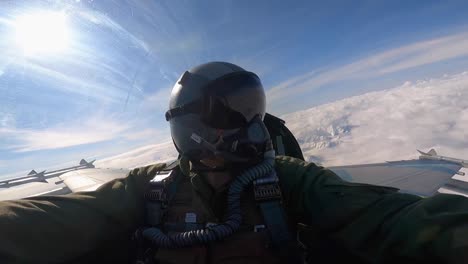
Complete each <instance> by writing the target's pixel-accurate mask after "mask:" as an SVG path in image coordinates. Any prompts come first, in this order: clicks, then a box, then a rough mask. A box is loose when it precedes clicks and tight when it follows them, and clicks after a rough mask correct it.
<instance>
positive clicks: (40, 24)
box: [15, 11, 70, 55]
mask: <svg viewBox="0 0 468 264" xmlns="http://www.w3.org/2000/svg"><path fill="white" fill-rule="evenodd" d="M15 33H16V36H15V37H16V45H17V46H18V48H20V49H21V50H22V51H23V53H24V54H25V55H34V54H44V53H49V54H50V53H52V54H54V53H60V52H63V51H65V50H66V49H67V48H68V46H69V41H70V38H69V37H70V36H69V35H70V32H69V27H68V25H67V16H66V14H65V13H63V12H52V11H42V12H37V13H31V14H27V15H23V16H21V17H18V18H17V19H16V20H15Z"/></svg>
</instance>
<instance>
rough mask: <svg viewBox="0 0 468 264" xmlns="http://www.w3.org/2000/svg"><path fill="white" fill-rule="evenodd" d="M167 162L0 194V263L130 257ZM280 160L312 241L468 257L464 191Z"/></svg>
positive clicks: (372, 257)
mask: <svg viewBox="0 0 468 264" xmlns="http://www.w3.org/2000/svg"><path fill="white" fill-rule="evenodd" d="M164 166H165V165H164V164H160V165H154V166H148V167H145V168H140V169H135V170H133V171H132V172H130V174H129V176H128V177H127V178H125V179H120V180H115V181H112V182H110V183H107V184H105V185H103V186H102V187H101V188H99V189H98V190H97V191H94V192H87V193H77V194H72V195H66V196H48V197H36V198H31V199H24V200H20V201H8V202H0V263H62V262H70V261H71V260H75V261H77V262H78V263H79V262H80V261H81V262H82V263H84V262H87V261H89V258H91V259H92V258H93V257H95V256H98V255H97V253H96V252H100V253H101V255H102V252H109V253H108V255H107V256H108V257H109V258H114V260H113V262H111V263H122V262H124V261H125V260H126V258H128V254H127V253H128V249H127V247H128V240H129V238H130V236H131V234H132V233H133V231H134V230H135V229H136V228H137V227H138V226H139V225H141V223H142V222H143V212H144V211H143V200H142V192H143V189H144V186H145V183H146V182H147V181H148V180H149V179H150V178H151V177H152V176H153V175H154V174H155V172H156V171H158V170H161V169H162V168H164ZM276 169H277V172H278V177H279V178H280V185H281V188H282V191H283V197H284V203H285V208H286V211H287V213H288V215H289V217H290V219H291V220H292V221H294V222H296V223H302V225H301V226H302V228H300V229H299V230H301V233H300V237H301V242H302V243H304V244H305V245H306V246H309V247H310V248H313V247H314V246H318V245H320V244H321V243H322V239H329V240H331V241H333V242H334V243H335V245H337V246H339V247H342V248H344V249H346V250H347V251H349V252H351V253H352V254H353V255H356V256H359V257H361V258H362V259H364V260H367V261H370V262H374V263H384V262H392V261H394V262H395V263H400V262H402V261H410V262H418V261H421V262H424V263H428V262H439V263H441V262H450V263H466V262H468V225H467V223H468V199H466V198H465V197H461V196H455V195H443V194H440V195H436V196H434V197H431V198H420V197H418V196H413V195H408V194H400V193H397V192H396V189H393V188H387V187H378V186H371V185H365V184H355V183H348V182H345V181H343V180H341V179H340V178H339V177H338V176H336V175H335V174H334V173H333V172H331V171H329V170H327V169H324V168H322V167H319V166H316V165H314V164H312V163H306V162H303V161H300V160H298V159H294V158H289V157H278V158H277V162H276ZM376 177H378V175H376ZM304 230H305V231H304ZM340 253H341V251H334V254H335V255H339V254H340ZM87 257H88V260H86V261H84V259H86V258H87ZM312 260H313V258H312ZM100 262H101V263H109V262H110V261H109V260H100Z"/></svg>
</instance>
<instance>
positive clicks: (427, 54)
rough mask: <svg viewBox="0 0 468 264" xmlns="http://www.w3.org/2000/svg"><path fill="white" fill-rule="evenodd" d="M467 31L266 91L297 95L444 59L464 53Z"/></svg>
mask: <svg viewBox="0 0 468 264" xmlns="http://www.w3.org/2000/svg"><path fill="white" fill-rule="evenodd" d="M467 45H468V33H461V34H456V35H451V36H447V37H442V38H438V39H432V40H427V41H421V42H417V43H413V44H410V45H406V46H403V47H399V48H396V49H391V50H388V51H385V52H381V53H378V54H375V55H372V56H369V57H366V58H363V59H360V60H357V61H355V62H352V63H349V64H346V65H343V66H339V67H337V68H334V69H328V70H323V69H322V70H313V71H310V72H307V73H305V74H302V75H300V76H296V77H293V78H291V79H289V80H286V81H284V82H282V83H280V84H278V85H277V86H275V87H273V88H272V89H270V90H269V91H267V98H268V99H269V101H270V102H272V103H274V102H275V101H284V100H285V98H290V97H291V96H292V95H293V96H300V95H301V94H303V93H304V92H306V91H307V92H309V91H313V90H315V89H318V88H320V87H321V86H323V85H326V84H331V83H334V82H337V81H343V80H351V79H368V78H370V77H376V76H380V75H384V74H390V73H395V72H399V71H403V70H407V69H410V68H414V67H418V66H423V65H427V64H432V63H436V62H440V61H444V60H448V59H453V58H459V57H464V56H468V49H466V47H467Z"/></svg>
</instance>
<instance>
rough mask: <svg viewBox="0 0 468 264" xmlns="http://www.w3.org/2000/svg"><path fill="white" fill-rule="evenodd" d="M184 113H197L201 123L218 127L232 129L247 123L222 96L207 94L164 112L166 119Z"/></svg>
mask: <svg viewBox="0 0 468 264" xmlns="http://www.w3.org/2000/svg"><path fill="white" fill-rule="evenodd" d="M186 114H198V115H200V117H201V121H202V122H203V123H205V124H206V125H207V126H210V127H213V128H218V129H234V128H239V127H242V126H244V125H245V124H247V120H245V117H244V116H243V115H242V114H241V113H239V112H237V111H235V110H233V109H231V108H229V107H228V106H227V105H226V104H225V103H224V102H223V99H222V98H219V97H215V96H208V97H207V98H203V99H201V100H196V101H194V102H192V103H188V104H185V105H182V106H180V107H176V108H174V109H171V110H169V111H167V112H166V120H167V121H169V120H171V119H172V118H174V117H176V116H182V115H186Z"/></svg>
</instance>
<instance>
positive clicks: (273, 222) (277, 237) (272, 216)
mask: <svg viewBox="0 0 468 264" xmlns="http://www.w3.org/2000/svg"><path fill="white" fill-rule="evenodd" d="M254 195H255V201H256V203H257V205H258V206H259V207H260V211H261V213H262V215H263V219H264V222H265V225H266V228H267V229H268V232H269V234H270V238H271V242H272V244H273V248H274V249H275V250H276V252H278V254H279V255H280V257H282V258H284V259H285V260H286V261H287V263H302V258H301V254H300V251H299V248H298V247H297V242H296V241H295V240H293V237H292V235H291V232H290V230H289V225H288V221H287V216H286V212H285V211H284V207H283V204H282V196H281V188H280V186H279V179H278V176H277V175H276V172H275V171H274V170H273V172H272V173H270V174H268V175H267V176H266V177H263V178H260V179H257V180H255V181H254Z"/></svg>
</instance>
